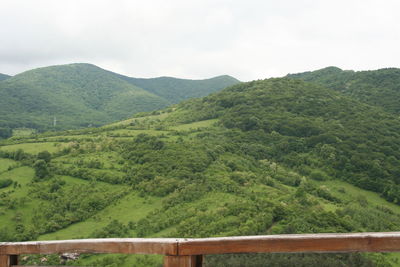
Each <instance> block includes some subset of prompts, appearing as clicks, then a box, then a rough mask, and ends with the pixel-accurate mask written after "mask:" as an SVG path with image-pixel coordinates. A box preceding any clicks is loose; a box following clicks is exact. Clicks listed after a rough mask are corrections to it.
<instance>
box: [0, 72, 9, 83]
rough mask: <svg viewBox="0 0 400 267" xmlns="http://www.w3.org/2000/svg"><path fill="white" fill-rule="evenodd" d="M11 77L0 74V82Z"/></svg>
mask: <svg viewBox="0 0 400 267" xmlns="http://www.w3.org/2000/svg"><path fill="white" fill-rule="evenodd" d="M10 77H11V76H9V75H6V74H2V73H0V81H1V80H5V79H8V78H10Z"/></svg>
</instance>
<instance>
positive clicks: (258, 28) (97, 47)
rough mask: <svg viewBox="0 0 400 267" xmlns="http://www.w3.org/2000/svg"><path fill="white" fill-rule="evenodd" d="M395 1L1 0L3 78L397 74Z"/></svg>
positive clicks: (399, 42)
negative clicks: (74, 67)
mask: <svg viewBox="0 0 400 267" xmlns="http://www.w3.org/2000/svg"><path fill="white" fill-rule="evenodd" d="M399 13H400V1H397V0H379V1H378V0H377V1H373V0H363V1H358V0H334V1H333V0H330V1H328V0H274V1H271V0H246V1H239V0H230V1H228V0H147V1H145V0H141V1H137V0H34V1H32V0H0V36H1V38H0V73H6V74H10V75H15V74H17V73H20V72H23V71H26V70H29V69H32V68H37V67H43V66H49V65H58V64H68V63H76V62H85V63H92V64H95V65H97V66H100V67H102V68H105V69H108V70H111V71H114V72H118V73H121V74H125V75H128V76H132V77H158V76H173V77H179V78H190V79H202V78H209V77H214V76H217V75H222V74H228V75H231V76H234V77H236V78H238V79H239V80H242V81H249V80H255V79H264V78H269V77H277V76H284V75H286V74H288V73H296V72H303V71H308V70H316V69H320V68H323V67H327V66H337V67H340V68H342V69H353V70H369V69H379V68H385V67H400V53H399V48H400V16H399V15H398V14H399Z"/></svg>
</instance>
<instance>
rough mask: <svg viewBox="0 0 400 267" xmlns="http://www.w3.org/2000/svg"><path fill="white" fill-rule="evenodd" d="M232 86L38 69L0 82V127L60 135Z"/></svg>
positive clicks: (95, 70) (75, 68) (223, 81)
mask: <svg viewBox="0 0 400 267" xmlns="http://www.w3.org/2000/svg"><path fill="white" fill-rule="evenodd" d="M0 78H1V77H0ZM237 82H238V81H237V80H236V79H234V78H232V77H229V76H220V77H216V78H212V79H208V80H184V79H176V78H166V77H165V78H154V79H134V78H129V77H126V76H123V75H119V74H117V73H113V72H110V71H107V70H103V69H101V68H99V67H96V66H94V65H90V64H70V65H60V66H51V67H46V68H39V69H35V70H31V71H27V72H24V73H21V74H18V75H16V76H14V77H11V78H8V79H5V80H3V81H1V82H0V118H1V119H0V127H3V128H4V127H6V128H17V127H28V128H35V129H39V130H46V129H47V130H48V129H52V130H53V129H58V130H60V129H72V128H78V127H87V126H88V125H94V126H98V125H103V124H106V123H109V122H112V121H117V120H121V119H124V118H127V117H129V116H132V115H133V114H135V113H137V112H143V111H150V110H157V109H159V108H163V107H166V106H167V105H170V104H172V103H177V102H179V101H180V100H182V99H186V98H191V97H198V96H205V95H207V94H209V93H210V92H215V91H217V90H220V89H222V88H224V87H226V86H228V85H232V84H234V83H237ZM142 86H143V88H140V87H142ZM54 117H56V119H57V126H56V127H53V119H54Z"/></svg>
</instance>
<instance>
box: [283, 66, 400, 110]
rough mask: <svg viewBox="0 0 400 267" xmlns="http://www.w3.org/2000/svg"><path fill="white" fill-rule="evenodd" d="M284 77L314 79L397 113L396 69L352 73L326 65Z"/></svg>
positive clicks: (399, 84) (399, 81)
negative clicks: (322, 67)
mask: <svg viewBox="0 0 400 267" xmlns="http://www.w3.org/2000/svg"><path fill="white" fill-rule="evenodd" d="M288 77H290V78H296V79H303V80H305V81H310V82H315V83H318V84H321V85H323V86H326V87H328V88H332V89H335V90H337V91H340V92H342V93H344V94H346V95H348V96H351V97H353V98H355V99H358V100H360V101H362V102H364V103H368V104H370V105H374V106H378V107H381V108H383V109H384V110H386V111H388V112H392V113H396V114H399V113H400V105H399V102H400V69H396V68H387V69H380V70H374V71H358V72H355V71H343V70H341V69H339V68H336V67H328V68H325V69H321V70H317V71H313V72H304V73H298V74H290V75H288Z"/></svg>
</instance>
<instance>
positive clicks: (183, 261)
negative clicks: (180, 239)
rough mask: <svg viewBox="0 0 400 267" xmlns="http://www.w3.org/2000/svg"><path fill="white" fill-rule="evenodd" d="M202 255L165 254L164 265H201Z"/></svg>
mask: <svg viewBox="0 0 400 267" xmlns="http://www.w3.org/2000/svg"><path fill="white" fill-rule="evenodd" d="M201 266H203V255H189V256H165V257H164V267H201Z"/></svg>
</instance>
